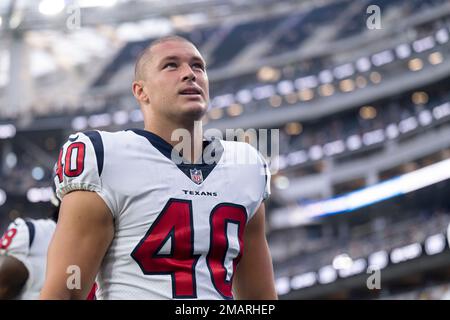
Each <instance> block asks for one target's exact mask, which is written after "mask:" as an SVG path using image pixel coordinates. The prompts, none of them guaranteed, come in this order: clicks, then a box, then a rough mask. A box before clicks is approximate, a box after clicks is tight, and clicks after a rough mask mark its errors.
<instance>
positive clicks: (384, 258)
mask: <svg viewBox="0 0 450 320" xmlns="http://www.w3.org/2000/svg"><path fill="white" fill-rule="evenodd" d="M388 263H389V256H388V253H387V252H386V250H381V251H377V252H374V253H372V254H371V255H370V256H369V265H370V266H372V267H376V268H377V269H383V268H385V267H386V266H387V265H388Z"/></svg>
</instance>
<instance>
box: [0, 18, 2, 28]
mask: <svg viewBox="0 0 450 320" xmlns="http://www.w3.org/2000/svg"><path fill="white" fill-rule="evenodd" d="M2 23H3V18H2V17H1V16H0V27H1V26H2Z"/></svg>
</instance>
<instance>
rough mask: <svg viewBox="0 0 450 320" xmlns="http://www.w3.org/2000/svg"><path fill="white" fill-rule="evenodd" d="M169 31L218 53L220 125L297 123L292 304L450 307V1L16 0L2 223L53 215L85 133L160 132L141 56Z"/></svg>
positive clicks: (215, 101)
mask: <svg viewBox="0 0 450 320" xmlns="http://www.w3.org/2000/svg"><path fill="white" fill-rule="evenodd" d="M370 5H376V6H378V8H379V9H380V13H381V15H380V17H381V25H380V26H381V28H380V29H377V28H375V29H373V28H369V27H368V24H367V21H368V19H369V20H370V19H372V18H373V17H374V16H373V15H372V13H373V12H372V11H371V12H369V13H368V12H367V8H368V7H369V6H370ZM371 17H372V18H371ZM371 21H372V22H373V21H375V22H376V21H378V22H379V20H371ZM369 25H370V23H369ZM169 33H172V34H179V35H182V36H185V37H187V38H188V39H190V40H191V41H193V42H194V43H195V44H196V45H197V46H198V47H199V48H200V50H201V52H202V53H203V54H204V56H205V57H206V60H207V63H208V65H209V66H208V68H209V69H208V70H209V71H208V74H209V77H210V80H211V86H210V87H211V90H210V91H211V109H210V111H209V112H208V114H207V116H206V117H205V123H206V128H219V129H221V130H224V129H226V128H242V129H248V128H256V129H258V128H269V129H270V128H272V129H280V133H279V134H280V141H279V144H278V145H277V147H278V148H279V153H280V155H279V157H273V158H272V159H270V160H271V165H272V169H273V171H274V174H273V178H272V197H271V199H270V201H269V202H268V210H267V237H268V241H269V245H270V249H271V252H272V255H273V262H274V268H275V277H276V285H277V291H278V293H279V295H280V298H282V299H308V298H309V299H316V298H325V299H450V248H449V242H450V241H449V235H448V232H447V227H448V225H449V222H450V180H449V178H450V81H449V80H450V42H449V33H450V2H449V1H445V0H408V1H406V0H358V1H349V0H302V1H294V0H292V1H289V0H285V1H280V0H216V1H214V0H194V1H190V0H185V1H181V0H180V1H176V0H166V1H155V0H153V1H152V0H90V1H83V0H78V1H70V0H41V1H38V0H36V1H34V0H2V1H1V2H0V159H1V162H0V164H1V166H0V232H3V231H4V230H5V228H6V226H7V225H8V223H9V222H10V221H11V220H13V219H14V218H15V217H18V216H23V217H43V216H46V215H48V214H49V212H50V211H51V206H50V203H49V200H50V196H51V193H52V191H51V189H52V176H53V165H54V164H55V162H56V160H57V157H58V153H59V148H60V146H61V144H62V142H63V141H64V140H65V139H66V138H67V137H68V135H69V134H70V133H72V132H75V131H82V130H89V129H101V130H121V129H124V128H132V127H142V124H143V123H142V118H141V116H140V111H139V110H138V105H137V104H136V102H135V101H134V98H133V96H132V94H131V90H130V83H131V81H132V76H133V63H134V60H135V57H136V55H137V54H138V52H139V51H140V50H141V49H142V48H143V47H145V45H146V44H148V43H149V42H150V41H151V40H152V39H154V38H155V37H157V36H160V35H165V34H169ZM275 169H277V170H275ZM369 266H372V269H370V268H369ZM373 268H377V269H378V270H380V273H379V274H380V275H381V277H380V280H381V282H380V283H379V284H380V286H381V288H372V289H369V288H368V287H367V283H368V282H369V284H370V283H372V284H375V287H377V282H376V281H375V282H373V281H372V282H371V279H372V280H373V279H375V278H370V279H369V277H371V276H373V275H376V274H377V273H376V272H372V271H373V270H374V269H373ZM368 280H369V281H368Z"/></svg>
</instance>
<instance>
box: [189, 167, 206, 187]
mask: <svg viewBox="0 0 450 320" xmlns="http://www.w3.org/2000/svg"><path fill="white" fill-rule="evenodd" d="M191 179H192V181H194V182H195V183H196V184H200V183H202V182H203V175H202V170H198V169H191Z"/></svg>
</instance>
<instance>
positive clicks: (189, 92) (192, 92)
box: [179, 88, 202, 95]
mask: <svg viewBox="0 0 450 320" xmlns="http://www.w3.org/2000/svg"><path fill="white" fill-rule="evenodd" d="M179 93H180V94H181V95H201V94H202V93H201V91H200V90H199V89H197V88H187V89H183V90H181V91H180V92H179Z"/></svg>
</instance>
